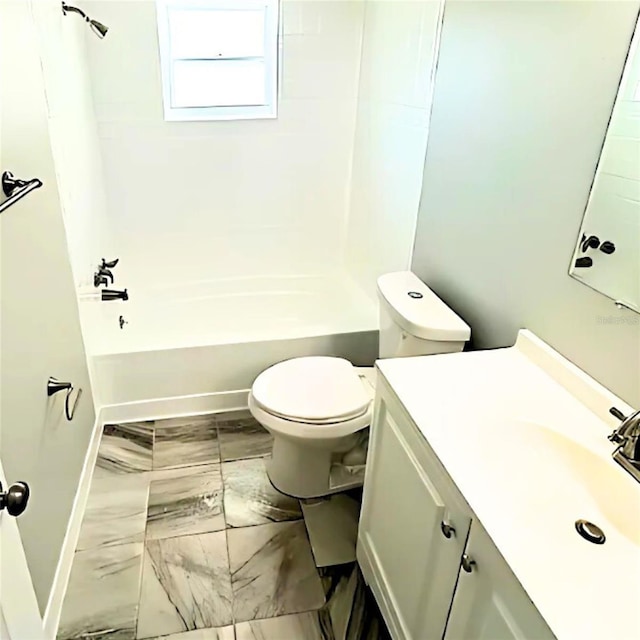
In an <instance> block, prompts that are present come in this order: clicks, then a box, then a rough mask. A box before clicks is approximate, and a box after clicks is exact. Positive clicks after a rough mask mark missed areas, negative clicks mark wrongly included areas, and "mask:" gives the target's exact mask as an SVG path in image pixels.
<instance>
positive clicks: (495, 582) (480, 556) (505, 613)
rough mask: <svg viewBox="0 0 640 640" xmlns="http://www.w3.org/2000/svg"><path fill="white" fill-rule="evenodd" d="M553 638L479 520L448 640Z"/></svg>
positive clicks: (469, 544)
mask: <svg viewBox="0 0 640 640" xmlns="http://www.w3.org/2000/svg"><path fill="white" fill-rule="evenodd" d="M524 638H532V639H535V640H551V639H552V638H554V635H553V634H552V633H551V631H550V630H549V627H548V626H547V625H546V623H545V622H544V620H543V619H542V616H541V615H540V614H539V613H538V610H537V609H536V608H535V607H534V605H533V603H532V602H531V600H529V598H528V597H527V594H526V593H525V591H524V589H523V588H522V585H521V584H520V583H519V582H518V580H517V578H516V577H515V576H514V575H513V573H512V572H511V569H510V568H509V565H507V563H506V562H505V560H504V558H503V557H502V556H501V555H500V553H499V552H498V550H497V549H496V547H495V545H494V544H493V542H492V541H491V538H490V537H489V535H488V534H487V532H486V531H485V530H484V529H483V527H482V526H481V525H480V523H479V522H478V521H477V520H474V522H473V524H472V526H471V532H470V534H469V540H468V542H467V546H466V548H465V553H464V556H463V559H462V563H461V567H460V578H459V579H458V585H457V587H456V591H455V596H454V598H453V605H452V607H451V613H450V614H449V621H448V623H447V629H446V633H445V636H444V640H471V639H473V640H512V639H513V640H523V639H524Z"/></svg>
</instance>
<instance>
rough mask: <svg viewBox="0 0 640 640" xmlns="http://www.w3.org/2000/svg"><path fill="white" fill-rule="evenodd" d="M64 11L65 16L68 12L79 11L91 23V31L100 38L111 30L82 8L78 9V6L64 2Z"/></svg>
mask: <svg viewBox="0 0 640 640" xmlns="http://www.w3.org/2000/svg"><path fill="white" fill-rule="evenodd" d="M62 13H64V15H65V16H66V15H67V13H77V14H78V15H80V16H82V17H83V18H84V21H85V22H88V23H89V26H90V27H91V31H93V32H94V33H95V34H96V35H97V36H98V38H100V39H102V38H104V37H105V36H106V35H107V31H109V27H106V26H105V25H103V24H102V23H101V22H98V21H97V20H92V19H91V18H90V17H89V16H88V15H87V14H86V13H85V12H84V11H83V10H82V9H78V7H72V6H71V5H70V4H67V3H66V2H63V3H62Z"/></svg>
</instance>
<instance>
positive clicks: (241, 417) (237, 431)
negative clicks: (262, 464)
mask: <svg viewBox="0 0 640 640" xmlns="http://www.w3.org/2000/svg"><path fill="white" fill-rule="evenodd" d="M216 424H217V425H218V437H219V438H220V455H221V457H222V460H223V461H225V462H226V461H228V460H243V459H245V458H260V457H263V456H267V455H269V454H270V453H271V446H272V444H273V436H272V435H271V434H270V433H269V432H268V431H267V430H266V429H265V428H264V427H263V426H262V425H261V424H260V423H259V422H258V421H257V420H256V419H255V418H254V417H253V416H252V415H251V413H249V411H248V410H247V411H237V412H233V413H221V414H218V416H217V418H216Z"/></svg>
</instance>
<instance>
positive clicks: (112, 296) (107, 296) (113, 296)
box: [102, 289, 129, 301]
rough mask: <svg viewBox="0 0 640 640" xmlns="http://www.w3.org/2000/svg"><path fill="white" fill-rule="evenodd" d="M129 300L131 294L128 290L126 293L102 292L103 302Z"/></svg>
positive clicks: (108, 290) (112, 290) (111, 290)
mask: <svg viewBox="0 0 640 640" xmlns="http://www.w3.org/2000/svg"><path fill="white" fill-rule="evenodd" d="M128 299H129V294H128V293H127V290H126V289H125V290H124V291H116V290H115V289H103V290H102V300H123V301H126V300H128Z"/></svg>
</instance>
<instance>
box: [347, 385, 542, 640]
mask: <svg viewBox="0 0 640 640" xmlns="http://www.w3.org/2000/svg"><path fill="white" fill-rule="evenodd" d="M357 558H358V563H359V565H360V567H361V569H362V572H363V574H364V577H365V579H366V581H367V583H368V584H369V586H370V587H371V590H372V591H373V594H374V596H375V598H376V601H377V603H378V606H379V607H380V609H381V611H382V614H383V616H384V618H385V621H386V623H387V625H388V627H389V631H390V633H391V635H392V637H393V638H394V640H442V638H445V640H475V639H478V640H481V639H486V640H510V639H511V638H518V639H525V638H535V640H546V639H547V638H549V639H551V638H553V637H554V636H553V634H552V633H551V632H550V631H549V629H548V627H547V625H546V624H545V622H544V620H543V619H542V617H541V616H540V614H539V613H538V611H537V610H536V609H535V607H534V606H533V604H532V603H531V601H530V600H529V599H528V597H527V595H526V593H525V591H524V589H523V588H522V586H521V585H520V583H519V582H518V581H517V579H516V578H515V576H514V575H513V573H512V572H511V570H510V569H509V567H508V565H507V564H506V562H505V561H504V559H503V558H502V556H501V555H500V553H499V552H498V550H497V549H496V548H495V546H494V544H493V542H492V541H491V539H490V537H489V536H488V534H487V533H486V531H485V530H484V529H483V528H482V526H481V524H480V523H479V522H478V521H477V520H475V519H474V515H473V513H472V511H471V509H470V508H469V506H468V505H467V503H466V502H465V500H464V498H463V496H462V495H461V494H460V492H459V491H458V489H457V487H456V486H455V484H454V483H453V481H452V480H451V478H450V477H449V476H448V474H447V473H446V470H445V468H444V467H443V466H442V464H441V463H440V461H439V459H438V457H437V456H436V454H435V453H434V451H433V450H432V449H431V447H430V446H429V444H428V442H427V441H426V439H425V438H424V436H423V435H422V433H421V432H420V431H419V430H418V428H417V427H416V425H415V424H414V423H413V421H412V420H411V418H410V417H409V415H408V413H407V412H406V410H405V409H404V407H403V406H402V404H401V403H400V401H399V400H398V399H397V398H396V396H395V394H394V393H393V392H392V390H391V388H390V387H389V386H388V385H387V384H386V382H385V381H384V380H383V378H382V376H379V377H378V393H377V396H376V405H375V411H374V421H373V424H372V429H371V440H370V444H369V456H368V460H367V470H366V476H365V483H364V494H363V504H362V513H361V518H360V527H359V532H358V545H357ZM463 558H464V559H465V561H464V562H463ZM468 571H469V572H468Z"/></svg>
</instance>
